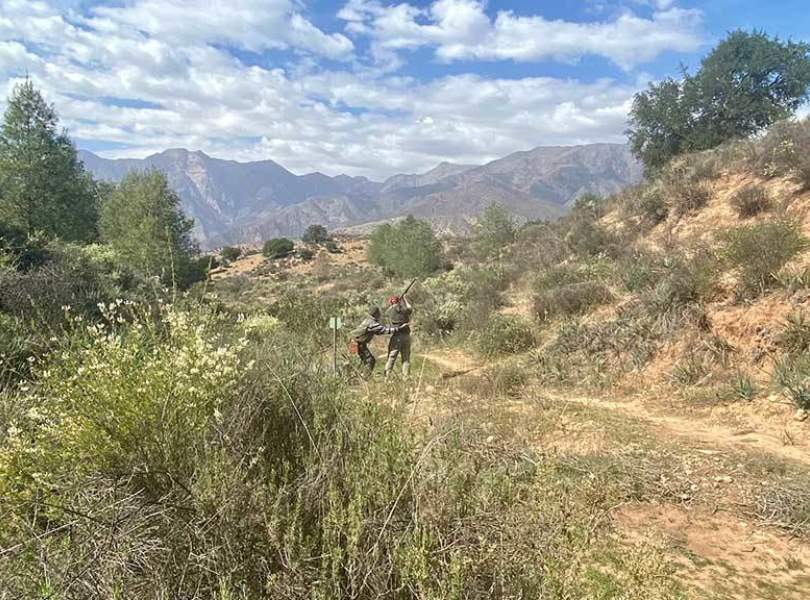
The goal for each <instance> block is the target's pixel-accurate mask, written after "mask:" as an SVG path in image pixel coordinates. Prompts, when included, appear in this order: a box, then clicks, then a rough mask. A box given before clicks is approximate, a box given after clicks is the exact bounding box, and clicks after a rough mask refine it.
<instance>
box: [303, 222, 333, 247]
mask: <svg viewBox="0 0 810 600" xmlns="http://www.w3.org/2000/svg"><path fill="white" fill-rule="evenodd" d="M327 240H329V231H327V229H326V227H324V226H323V225H310V226H309V227H307V230H306V231H305V232H304V235H303V236H302V237H301V241H302V242H304V243H306V244H323V243H324V242H326V241H327Z"/></svg>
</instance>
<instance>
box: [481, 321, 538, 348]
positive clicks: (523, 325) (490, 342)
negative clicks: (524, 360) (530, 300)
mask: <svg viewBox="0 0 810 600" xmlns="http://www.w3.org/2000/svg"><path fill="white" fill-rule="evenodd" d="M534 344H535V339H534V334H533V333H532V324H531V323H529V322H528V321H526V320H525V319H522V318H520V317H516V316H513V315H495V316H493V317H492V318H491V319H490V320H489V322H488V323H487V325H486V327H485V328H484V329H483V331H481V333H480V334H479V336H478V349H479V351H480V352H481V353H482V354H484V355H486V356H496V355H498V354H518V353H520V352H525V351H526V350H528V349H530V348H532V347H534Z"/></svg>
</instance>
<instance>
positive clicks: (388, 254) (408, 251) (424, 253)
mask: <svg viewBox="0 0 810 600" xmlns="http://www.w3.org/2000/svg"><path fill="white" fill-rule="evenodd" d="M368 259H369V262H371V263H372V264H376V265H379V266H381V267H383V268H384V269H385V270H386V271H389V272H390V273H393V274H395V275H398V276H401V277H416V276H419V275H429V274H430V273H433V272H435V271H437V270H438V269H439V267H440V266H441V264H442V245H441V242H440V241H439V240H438V239H436V236H435V235H434V233H433V229H432V228H431V226H430V223H427V222H426V221H420V220H418V219H415V218H414V217H413V216H412V215H409V216H408V217H406V218H405V219H403V220H402V221H401V222H399V223H398V224H396V225H388V224H386V225H382V226H380V227H378V228H377V229H376V230H375V231H374V233H373V234H372V236H371V240H370V241H369V247H368Z"/></svg>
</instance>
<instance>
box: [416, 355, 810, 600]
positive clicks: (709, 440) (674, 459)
mask: <svg viewBox="0 0 810 600" xmlns="http://www.w3.org/2000/svg"><path fill="white" fill-rule="evenodd" d="M422 357H423V358H425V359H426V360H428V361H430V362H431V363H433V364H434V365H436V366H437V367H439V369H440V370H441V371H442V375H441V377H440V379H443V380H444V379H452V378H455V377H459V380H458V382H457V383H465V384H467V383H468V382H466V381H465V378H467V377H469V378H471V379H474V378H476V377H478V376H480V374H481V373H482V372H483V371H484V369H488V368H492V367H493V366H494V365H495V364H497V363H495V362H487V361H485V360H483V359H481V358H478V357H475V356H471V355H469V354H467V353H466V352H464V351H463V350H459V349H440V350H433V351H431V352H428V353H425V354H422ZM473 387H474V386H473ZM448 389H452V388H448ZM450 393H451V394H456V396H457V395H458V393H459V392H457V391H456V392H450ZM473 404H474V405H476V406H477V407H478V408H477V410H479V411H480V412H479V413H473V414H472V415H471V418H482V419H490V420H493V419H495V418H496V417H495V415H494V413H506V412H512V413H513V414H514V415H515V419H516V420H517V421H518V431H519V432H520V433H524V434H525V433H526V432H529V431H530V430H532V429H533V427H534V426H538V429H539V430H543V428H546V429H548V428H549V427H550V428H555V430H554V431H552V432H547V433H546V438H545V440H546V443H545V444H544V446H545V447H556V448H557V449H558V450H560V451H562V452H564V453H566V452H568V453H574V454H576V453H581V454H585V455H602V456H605V457H610V456H612V455H615V454H616V453H621V452H622V451H625V450H626V449H627V448H626V447H625V446H624V444H625V443H626V442H630V443H631V444H632V440H633V437H632V436H633V435H637V434H639V433H638V432H639V431H640V432H643V434H639V435H648V436H649V440H651V442H652V444H653V446H652V452H655V445H656V443H658V442H660V446H661V448H662V449H663V448H666V450H665V451H663V452H662V454H663V455H664V456H666V457H667V458H666V459H665V460H666V461H667V462H665V463H662V464H659V467H660V468H661V469H662V470H661V476H662V477H664V476H665V474H666V477H668V478H670V479H671V478H672V477H674V476H676V474H677V472H679V470H682V469H683V468H684V465H687V466H689V467H690V468H693V469H697V470H699V471H700V473H699V474H698V473H693V474H692V478H691V480H692V481H693V482H695V483H697V484H698V485H699V486H702V485H704V484H705V485H706V486H708V488H704V487H700V489H699V490H698V491H697V492H696V493H697V494H698V495H700V494H702V493H703V491H701V490H705V489H708V490H710V491H709V492H707V495H706V496H700V497H701V498H702V500H700V501H691V500H690V501H688V502H679V501H678V500H670V499H669V498H667V497H660V498H655V497H653V496H651V497H650V498H649V500H647V501H633V502H628V503H623V504H621V505H620V506H617V507H616V508H615V509H614V511H613V513H612V516H613V521H614V523H615V526H616V532H617V535H619V536H620V537H621V538H622V539H624V540H625V541H626V542H627V543H628V544H636V543H651V544H653V545H656V546H658V547H662V548H664V549H665V552H666V553H667V556H669V557H670V560H671V562H672V564H673V566H674V567H675V568H676V570H677V572H678V573H679V578H680V580H681V581H682V582H684V583H685V584H686V585H687V586H688V588H689V590H690V593H689V596H688V597H689V598H708V599H712V600H726V599H729V600H730V599H736V598H762V599H767V600H770V599H773V600H776V599H780V600H781V599H794V598H795V599H796V600H799V599H801V598H806V597H810V542H808V541H807V539H806V538H799V537H794V536H792V535H790V534H789V533H787V532H785V531H783V530H782V529H780V528H778V527H775V526H773V525H767V524H764V523H763V521H761V520H758V519H757V517H755V516H754V515H753V514H752V511H751V510H750V506H748V507H747V508H746V509H743V508H742V506H741V505H740V504H738V503H739V502H742V501H743V500H746V499H748V500H750V498H746V496H747V494H748V493H749V492H751V491H752V490H757V489H759V488H758V486H760V487H761V484H762V482H761V481H758V480H757V477H758V476H757V475H756V474H755V472H754V471H751V472H748V471H747V469H748V467H746V466H744V465H743V464H739V465H736V461H737V460H738V458H737V457H742V456H749V457H752V459H751V460H759V457H762V460H763V461H766V462H767V461H772V460H774V459H775V461H774V463H775V464H777V463H778V462H779V461H786V462H789V463H791V464H795V465H796V468H797V469H802V470H804V469H805V468H806V467H808V466H810V451H808V447H807V445H806V444H804V443H801V440H798V441H796V442H795V443H796V445H790V444H789V443H786V442H785V439H784V438H782V437H780V436H779V435H778V434H777V433H775V432H776V431H778V428H773V427H771V428H768V427H766V426H765V425H766V423H764V422H763V427H762V428H761V429H759V428H757V429H755V428H753V427H747V426H746V425H745V424H743V425H742V426H737V427H735V421H734V420H733V419H728V423H725V422H723V421H722V420H721V421H720V422H713V421H712V419H716V418H717V416H718V415H716V414H713V415H706V414H691V413H689V412H688V411H686V409H685V408H684V407H680V408H679V407H677V406H673V405H670V404H668V405H664V404H663V403H662V401H657V400H656V399H655V398H652V399H647V400H644V399H637V398H633V399H600V398H596V397H588V396H585V395H578V394H574V393H570V394H569V393H565V392H549V391H548V390H542V392H539V394H538V395H537V396H534V395H533V392H532V390H531V388H529V389H527V390H525V391H524V393H522V394H521V395H520V396H519V397H516V398H513V399H512V400H509V401H503V402H497V401H494V400H493V402H492V403H490V406H488V407H487V406H481V403H476V402H473ZM485 404H486V403H485ZM549 405H550V406H551V407H552V412H548V410H545V409H547V407H548V406H549ZM544 407H545V409H544ZM568 407H570V409H569V408H568ZM678 410H681V411H682V412H681V413H680V414H679V413H678ZM486 411H490V412H489V413H487V412H486ZM684 411H685V412H684ZM600 415H602V416H600ZM616 415H618V416H619V417H620V418H619V419H618V420H617V419H615V418H608V417H609V416H616ZM720 416H721V419H722V417H723V415H722V414H721V415H720ZM625 417H626V418H625ZM544 420H545V422H543V421H544ZM549 420H551V421H553V422H552V423H549ZM737 423H740V421H737ZM624 424H632V427H633V428H639V429H633V430H632V431H635V432H636V433H630V437H628V436H627V435H626V434H625V437H624V438H620V437H611V435H610V433H611V432H610V431H609V430H610V428H612V427H622V426H623V425H624ZM796 425H799V426H800V427H802V428H803V427H805V426H804V425H803V424H796ZM606 430H607V431H606ZM529 435H530V436H531V434H529ZM788 439H791V438H790V436H788ZM551 440H553V441H552V442H551V443H549V441H551ZM557 441H560V442H561V443H559V444H558V443H557ZM526 443H529V444H530V443H532V438H531V437H528V438H527V439H526ZM800 444H801V445H800ZM697 457H703V458H702V459H701V458H697ZM740 460H741V461H742V462H745V461H744V460H743V459H740ZM715 461H717V462H715ZM724 461H725V462H724ZM729 463H731V465H736V467H734V473H733V474H734V480H733V481H734V482H733V484H732V483H731V482H732V478H730V477H728V468H729ZM746 464H748V463H746ZM670 468H671V469H672V470H673V471H672V472H671V473H670V472H668V469H670ZM738 478H740V481H737V479H738ZM797 508H798V509H801V506H798V507H797Z"/></svg>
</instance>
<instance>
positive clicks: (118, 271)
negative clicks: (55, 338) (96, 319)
mask: <svg viewBox="0 0 810 600" xmlns="http://www.w3.org/2000/svg"><path fill="white" fill-rule="evenodd" d="M46 252H47V256H48V259H47V261H46V262H45V263H44V264H42V265H40V266H39V267H37V268H31V269H29V270H28V271H25V272H22V271H15V270H11V269H5V270H2V271H0V311H2V312H6V313H9V314H13V315H16V316H18V317H23V318H26V319H28V320H31V321H35V322H37V323H38V324H39V326H41V327H49V326H50V327H53V326H55V325H58V324H59V323H61V322H62V321H63V317H64V312H65V307H70V309H71V310H72V311H73V313H74V314H81V315H84V316H92V315H95V314H97V312H98V308H97V305H98V304H99V303H103V304H107V303H109V302H111V301H113V300H116V299H119V298H121V299H131V298H132V297H133V296H138V295H139V293H140V288H141V287H142V286H143V285H144V282H143V281H142V280H140V279H138V278H137V277H136V276H135V275H134V274H133V273H131V272H129V271H127V269H126V267H124V266H121V264H120V263H121V261H120V258H119V256H118V255H117V254H116V252H115V251H114V250H113V249H112V248H110V247H109V246H101V245H89V246H79V245H76V244H64V243H61V242H51V243H49V244H48V246H46Z"/></svg>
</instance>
